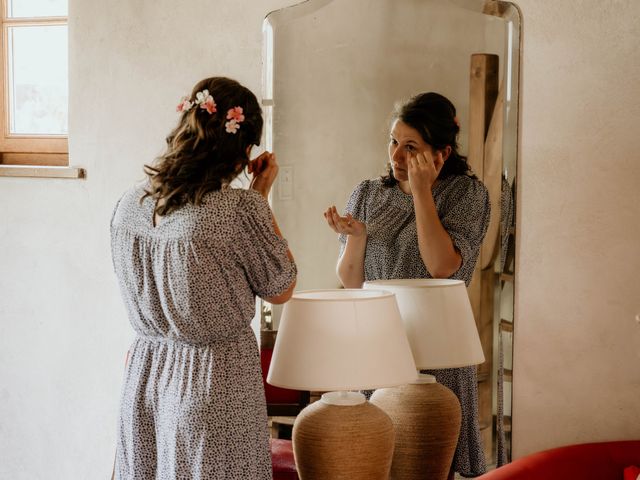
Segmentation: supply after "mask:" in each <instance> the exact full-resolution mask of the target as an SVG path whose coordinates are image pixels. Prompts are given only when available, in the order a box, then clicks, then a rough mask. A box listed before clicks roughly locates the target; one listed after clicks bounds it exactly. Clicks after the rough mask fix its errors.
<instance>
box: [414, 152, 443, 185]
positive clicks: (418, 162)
mask: <svg viewBox="0 0 640 480" xmlns="http://www.w3.org/2000/svg"><path fill="white" fill-rule="evenodd" d="M407 165H408V176H409V186H410V187H411V191H412V192H414V193H415V192H424V191H430V190H431V187H432V186H433V184H434V182H435V181H436V179H437V178H438V175H439V174H440V170H442V166H443V165H444V157H443V156H442V151H437V152H435V154H434V153H431V152H430V151H429V150H426V151H424V152H423V153H418V154H417V155H415V156H413V157H410V158H409V160H408V162H407Z"/></svg>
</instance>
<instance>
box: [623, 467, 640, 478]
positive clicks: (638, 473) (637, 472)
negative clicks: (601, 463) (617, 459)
mask: <svg viewBox="0 0 640 480" xmlns="http://www.w3.org/2000/svg"><path fill="white" fill-rule="evenodd" d="M638 479H640V467H636V466H631V467H627V468H625V469H624V480H638Z"/></svg>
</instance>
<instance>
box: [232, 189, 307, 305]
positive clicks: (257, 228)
mask: <svg viewBox="0 0 640 480" xmlns="http://www.w3.org/2000/svg"><path fill="white" fill-rule="evenodd" d="M237 218H238V222H237V225H236V235H235V238H234V241H233V251H234V252H235V255H236V258H237V259H238V261H239V263H240V264H241V266H242V268H243V269H244V272H245V275H246V277H247V281H248V282H249V285H250V287H251V290H252V291H253V293H255V294H256V295H258V296H259V297H274V296H277V295H280V294H281V293H282V292H284V291H285V290H286V289H287V288H289V287H290V286H291V284H292V283H293V282H294V280H295V279H296V275H297V269H296V264H295V263H294V262H293V261H292V260H291V259H289V257H288V256H287V241H286V240H285V239H284V238H282V237H280V236H278V235H276V232H275V230H274V228H273V216H272V213H271V209H270V208H269V204H268V203H267V201H266V200H265V199H264V198H263V197H262V196H261V195H260V194H259V193H257V192H253V191H251V190H247V191H246V195H243V199H242V200H241V202H240V204H239V212H238V217H237Z"/></svg>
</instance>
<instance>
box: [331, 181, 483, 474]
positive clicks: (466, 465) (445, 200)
mask: <svg viewBox="0 0 640 480" xmlns="http://www.w3.org/2000/svg"><path fill="white" fill-rule="evenodd" d="M433 197H434V201H435V204H436V209H437V210H438V217H439V218H440V222H441V223H442V226H443V227H444V228H445V229H446V230H447V232H448V233H449V235H450V236H451V239H452V240H453V243H454V245H455V246H456V248H457V249H458V251H459V252H460V255H461V256H462V265H461V266H460V269H459V270H458V271H457V272H455V273H454V274H453V275H452V276H451V277H449V278H452V279H456V280H464V281H465V283H466V284H467V285H468V284H469V282H470V281H471V276H472V275H473V270H474V268H475V264H476V261H477V259H478V255H479V253H480V247H481V245H482V240H483V238H484V235H485V233H486V231H487V227H488V225H489V215H490V209H491V207H490V204H489V195H488V192H487V189H486V188H485V186H484V185H483V184H482V182H480V181H479V180H477V179H474V178H471V177H468V176H466V175H451V176H449V177H446V178H445V179H442V180H440V181H439V182H437V183H436V184H435V185H434V187H433ZM347 212H348V213H351V214H352V215H353V217H354V218H355V219H357V220H359V221H361V222H364V223H365V224H366V226H367V246H366V252H365V259H364V277H365V281H372V280H390V279H396V278H398V279H399V278H431V275H430V274H429V272H428V271H427V269H426V267H425V265H424V263H423V262H422V258H421V257H420V250H419V249H418V233H417V230H416V217H415V210H414V205H413V197H412V196H411V195H408V194H406V193H404V192H403V191H402V190H400V188H399V187H398V185H395V186H393V187H385V186H384V185H383V184H382V180H381V179H375V180H365V181H363V182H362V183H360V184H359V185H358V186H357V187H356V188H355V189H354V191H353V192H352V194H351V197H350V198H349V201H348V202H347V206H346V208H345V213H347ZM340 241H341V249H344V244H345V242H346V237H345V236H344V235H341V236H340ZM341 254H342V251H341ZM423 373H430V374H432V375H434V376H435V377H436V379H437V381H438V382H439V383H441V384H443V385H445V386H447V387H448V388H450V389H451V390H452V391H453V392H454V393H455V394H456V395H457V397H458V399H459V400H460V405H461V407H462V426H461V429H460V437H459V439H458V446H457V448H456V453H455V456H454V458H453V468H454V470H455V471H456V472H459V473H460V474H462V475H463V476H465V477H474V476H477V475H480V474H482V473H484V471H485V470H486V464H485V458H484V452H483V449H482V440H481V437H480V429H479V423H478V383H477V375H476V367H475V366H471V367H463V368H448V369H441V370H425V371H424V372H423ZM371 393H372V392H367V394H368V395H370V394H371Z"/></svg>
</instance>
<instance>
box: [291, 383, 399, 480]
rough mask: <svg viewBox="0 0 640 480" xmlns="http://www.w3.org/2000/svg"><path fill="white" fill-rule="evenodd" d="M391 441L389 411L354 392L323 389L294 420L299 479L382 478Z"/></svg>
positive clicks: (388, 464)
mask: <svg viewBox="0 0 640 480" xmlns="http://www.w3.org/2000/svg"><path fill="white" fill-rule="evenodd" d="M356 396H357V397H356ZM340 398H342V400H340ZM348 398H349V399H351V400H347V399H348ZM350 402H351V403H352V404H349V403H350ZM355 402H358V403H356V404H353V403H355ZM393 443H394V430H393V424H392V423H391V420H390V419H389V416H388V415H387V414H386V413H384V412H383V411H382V410H381V409H380V408H378V407H376V406H375V405H372V404H371V403H369V402H367V401H366V400H365V399H364V395H362V394H359V393H353V392H349V393H347V392H340V393H338V392H332V393H331V394H325V395H323V396H322V400H319V401H317V402H314V403H312V404H310V405H309V406H307V407H306V408H305V409H304V410H303V411H302V412H300V414H299V415H298V417H297V418H296V421H295V423H294V425H293V452H294V456H295V460H296V466H297V468H298V474H299V475H300V479H301V480H342V479H344V480H387V479H388V478H389V470H390V468H391V459H392V455H393Z"/></svg>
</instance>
